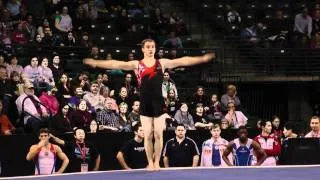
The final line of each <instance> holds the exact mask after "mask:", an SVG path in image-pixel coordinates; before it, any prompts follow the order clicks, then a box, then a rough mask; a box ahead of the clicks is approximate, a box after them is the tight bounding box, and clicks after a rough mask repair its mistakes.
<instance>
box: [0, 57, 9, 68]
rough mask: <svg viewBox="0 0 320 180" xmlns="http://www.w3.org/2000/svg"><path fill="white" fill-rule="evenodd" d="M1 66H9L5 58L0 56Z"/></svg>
mask: <svg viewBox="0 0 320 180" xmlns="http://www.w3.org/2000/svg"><path fill="white" fill-rule="evenodd" d="M0 66H4V67H7V66H8V63H7V62H6V61H5V60H4V57H3V56H2V55H0Z"/></svg>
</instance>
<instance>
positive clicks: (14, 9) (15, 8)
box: [6, 0, 21, 19]
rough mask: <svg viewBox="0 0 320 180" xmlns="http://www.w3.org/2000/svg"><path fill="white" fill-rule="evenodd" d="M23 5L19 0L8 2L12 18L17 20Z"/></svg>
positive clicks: (9, 0)
mask: <svg viewBox="0 0 320 180" xmlns="http://www.w3.org/2000/svg"><path fill="white" fill-rule="evenodd" d="M20 6H21V3H20V1H18V0H8V2H7V6H6V8H7V9H8V11H9V12H10V14H11V16H12V17H13V18H14V19H16V18H17V17H18V15H19V14H20Z"/></svg>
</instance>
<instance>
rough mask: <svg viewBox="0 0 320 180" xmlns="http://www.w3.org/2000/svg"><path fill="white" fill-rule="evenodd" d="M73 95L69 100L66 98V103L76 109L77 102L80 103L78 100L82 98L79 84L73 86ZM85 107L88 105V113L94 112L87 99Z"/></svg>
mask: <svg viewBox="0 0 320 180" xmlns="http://www.w3.org/2000/svg"><path fill="white" fill-rule="evenodd" d="M73 94H74V96H72V97H71V98H70V99H69V100H68V105H69V106H70V107H71V108H72V109H73V110H76V109H77V106H78V104H79V103H80V100H81V99H82V98H83V90H82V88H81V87H80V86H78V87H75V88H74V93H73ZM87 107H88V111H89V112H90V113H94V112H95V109H94V107H92V106H91V104H90V103H89V102H88V101H87Z"/></svg>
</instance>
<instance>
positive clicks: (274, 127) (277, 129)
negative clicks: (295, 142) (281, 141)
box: [272, 116, 283, 138]
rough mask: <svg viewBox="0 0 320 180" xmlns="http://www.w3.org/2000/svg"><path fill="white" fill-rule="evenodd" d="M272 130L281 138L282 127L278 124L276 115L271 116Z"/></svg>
mask: <svg viewBox="0 0 320 180" xmlns="http://www.w3.org/2000/svg"><path fill="white" fill-rule="evenodd" d="M272 132H273V134H274V136H276V137H277V138H281V137H282V135H283V132H282V128H281V126H280V118H279V117H278V116H273V117H272Z"/></svg>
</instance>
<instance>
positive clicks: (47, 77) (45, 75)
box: [38, 57, 55, 86]
mask: <svg viewBox="0 0 320 180" xmlns="http://www.w3.org/2000/svg"><path fill="white" fill-rule="evenodd" d="M48 66H49V61H48V58H47V57H44V58H42V61H41V66H39V67H38V69H39V72H40V77H41V79H43V81H44V82H45V83H47V84H48V85H49V86H55V82H54V79H53V74H52V71H51V69H50V68H49V67H48Z"/></svg>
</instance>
